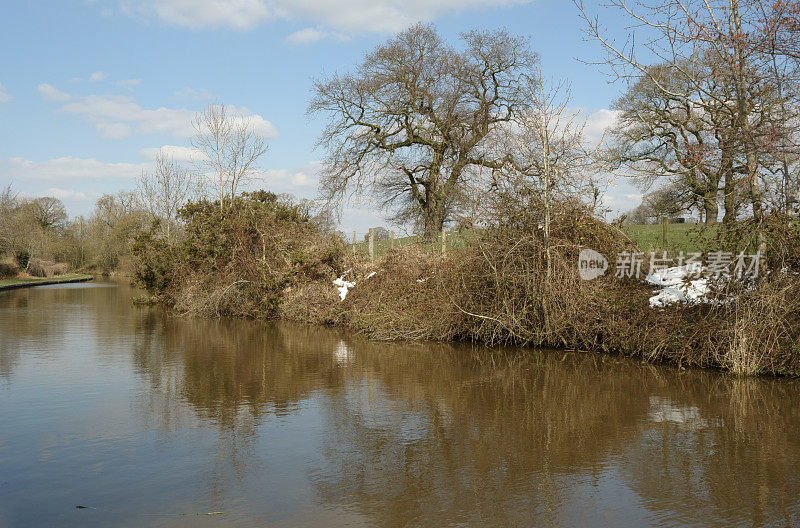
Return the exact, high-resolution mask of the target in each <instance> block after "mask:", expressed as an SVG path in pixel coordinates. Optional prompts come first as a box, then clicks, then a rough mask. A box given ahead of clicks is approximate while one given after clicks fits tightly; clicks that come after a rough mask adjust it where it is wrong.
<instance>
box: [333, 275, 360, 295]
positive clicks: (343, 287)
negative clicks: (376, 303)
mask: <svg viewBox="0 0 800 528" xmlns="http://www.w3.org/2000/svg"><path fill="white" fill-rule="evenodd" d="M346 275H347V272H346V271H345V272H344V275H342V276H341V277H339V278H338V279H336V280H335V281H333V284H334V286H337V289H338V290H339V298H340V299H341V300H344V299H345V297H347V292H348V291H349V290H350V288H352V287H354V286H355V285H356V283H355V282H348V281H346V280H344V278H345V276H346Z"/></svg>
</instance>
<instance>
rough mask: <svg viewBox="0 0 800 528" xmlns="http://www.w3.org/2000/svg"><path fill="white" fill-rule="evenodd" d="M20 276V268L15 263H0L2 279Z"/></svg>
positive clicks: (0, 276)
mask: <svg viewBox="0 0 800 528" xmlns="http://www.w3.org/2000/svg"><path fill="white" fill-rule="evenodd" d="M18 274H19V267H18V266H17V265H16V264H15V263H13V262H0V279H10V278H12V277H16V276H17V275H18Z"/></svg>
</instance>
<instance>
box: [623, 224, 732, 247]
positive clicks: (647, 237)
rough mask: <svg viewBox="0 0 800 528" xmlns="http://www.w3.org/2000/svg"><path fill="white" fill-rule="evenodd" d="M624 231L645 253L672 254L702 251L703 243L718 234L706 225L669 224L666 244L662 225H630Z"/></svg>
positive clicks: (624, 227)
mask: <svg viewBox="0 0 800 528" xmlns="http://www.w3.org/2000/svg"><path fill="white" fill-rule="evenodd" d="M622 231H623V232H624V233H625V234H626V235H628V237H629V238H630V239H631V240H632V241H633V242H635V243H636V245H637V246H639V247H640V248H641V249H642V251H644V252H645V253H649V252H650V251H663V250H667V251H668V252H669V253H670V254H673V253H678V252H680V251H683V252H684V253H690V252H695V251H702V249H703V241H704V240H710V239H711V238H713V237H714V235H715V234H716V230H715V229H714V228H713V227H710V228H706V227H705V225H704V224H669V225H668V226H667V239H666V244H665V241H664V234H663V228H662V226H660V225H628V226H623V227H622Z"/></svg>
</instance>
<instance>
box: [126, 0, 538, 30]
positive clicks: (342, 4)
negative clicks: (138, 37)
mask: <svg viewBox="0 0 800 528" xmlns="http://www.w3.org/2000/svg"><path fill="white" fill-rule="evenodd" d="M529 1H531V0H438V1H436V2H432V1H430V0H340V1H336V2H333V1H331V0H120V5H121V7H122V10H123V12H126V13H130V14H139V15H143V16H147V15H152V14H155V15H156V16H158V17H159V18H160V19H161V20H162V21H164V22H166V23H168V24H172V25H176V26H183V27H189V28H216V27H228V28H232V29H237V30H248V29H252V28H254V27H256V26H258V25H259V24H262V23H263V22H266V21H267V20H273V19H294V20H306V21H311V22H313V23H315V24H324V25H326V26H328V27H332V28H335V29H337V30H345V31H389V32H394V31H398V30H401V29H403V28H405V27H408V26H409V25H411V24H413V23H415V22H418V21H431V20H435V19H436V18H439V17H440V16H442V15H444V14H446V13H448V12H457V11H461V10H464V9H478V8H484V7H485V8H491V7H498V6H506V5H514V4H522V3H527V2H529Z"/></svg>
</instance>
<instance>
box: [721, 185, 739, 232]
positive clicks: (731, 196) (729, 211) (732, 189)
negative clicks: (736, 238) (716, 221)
mask: <svg viewBox="0 0 800 528" xmlns="http://www.w3.org/2000/svg"><path fill="white" fill-rule="evenodd" d="M723 192H724V193H725V197H724V198H723V200H724V204H725V216H723V217H722V223H723V224H732V223H733V222H735V221H736V182H735V181H734V180H733V173H732V172H729V173H727V174H725V186H724V190H723Z"/></svg>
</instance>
